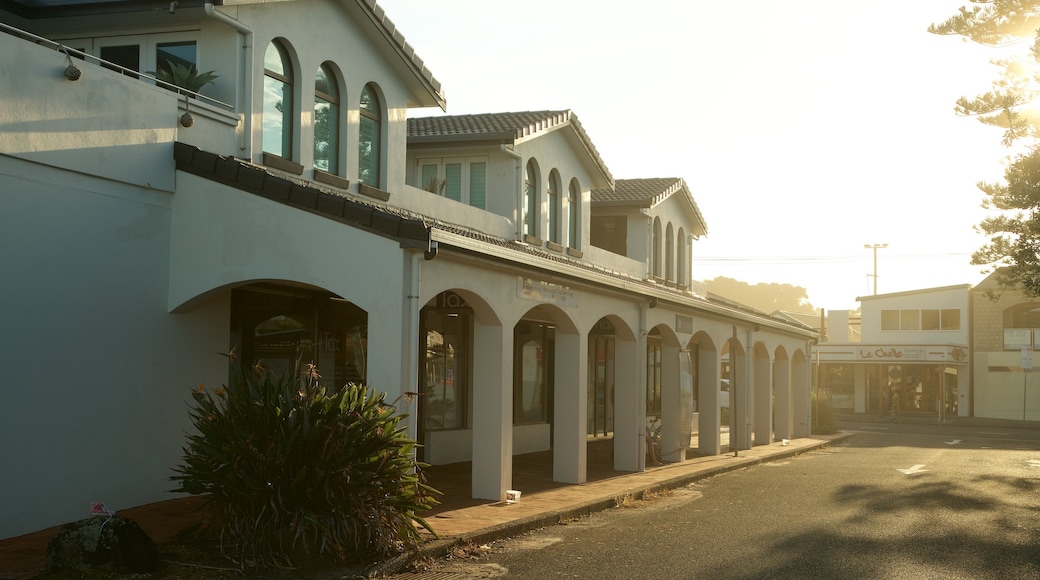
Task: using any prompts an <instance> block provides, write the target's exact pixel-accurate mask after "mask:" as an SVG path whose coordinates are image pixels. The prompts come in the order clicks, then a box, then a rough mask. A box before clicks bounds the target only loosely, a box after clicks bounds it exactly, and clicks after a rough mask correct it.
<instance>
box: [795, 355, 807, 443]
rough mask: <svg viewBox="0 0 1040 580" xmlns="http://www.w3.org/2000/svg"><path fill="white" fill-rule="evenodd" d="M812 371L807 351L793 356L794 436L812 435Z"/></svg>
mask: <svg viewBox="0 0 1040 580" xmlns="http://www.w3.org/2000/svg"><path fill="white" fill-rule="evenodd" d="M811 373H812V371H811V369H810V364H809V358H808V357H807V356H806V354H805V351H803V350H801V349H798V350H796V351H795V352H794V354H793V355H792V356H791V409H792V415H793V416H792V423H793V429H794V433H793V435H794V437H809V436H810V435H812V394H811V393H810V388H811V386H812V378H811V377H812V375H811Z"/></svg>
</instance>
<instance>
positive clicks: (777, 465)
mask: <svg viewBox="0 0 1040 580" xmlns="http://www.w3.org/2000/svg"><path fill="white" fill-rule="evenodd" d="M788 463H791V462H790V461H768V462H766V463H765V464H764V465H772V466H774V467H779V466H781V465H787V464H788ZM1037 467H1040V465H1037Z"/></svg>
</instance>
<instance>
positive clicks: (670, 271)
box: [664, 222, 675, 282]
mask: <svg viewBox="0 0 1040 580" xmlns="http://www.w3.org/2000/svg"><path fill="white" fill-rule="evenodd" d="M672 233H673V232H672V222H668V227H667V228H666V229H665V231H664V279H665V280H668V281H669V282H673V281H675V238H674V237H673V235H672Z"/></svg>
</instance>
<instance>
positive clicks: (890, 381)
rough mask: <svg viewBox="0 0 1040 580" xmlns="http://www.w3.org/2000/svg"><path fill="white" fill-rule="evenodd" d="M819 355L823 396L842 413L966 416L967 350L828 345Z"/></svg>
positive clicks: (957, 347)
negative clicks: (963, 407) (963, 399)
mask: <svg viewBox="0 0 1040 580" xmlns="http://www.w3.org/2000/svg"><path fill="white" fill-rule="evenodd" d="M817 351H818V352H817V354H818V357H817V360H818V362H819V364H818V368H817V377H818V381H817V385H818V389H819V391H818V393H819V396H820V397H821V398H823V399H825V400H828V401H829V402H830V403H831V405H832V406H833V407H834V409H835V410H837V411H842V412H849V413H864V414H869V415H874V416H878V417H885V416H900V415H922V416H934V417H935V418H936V419H937V420H942V419H943V418H945V417H947V416H955V415H959V414H961V412H962V410H961V409H960V408H959V405H958V401H959V400H960V398H961V397H960V396H959V395H960V394H963V393H966V391H967V381H968V379H969V376H968V369H967V362H968V357H967V348H966V347H964V346H959V345H891V344H833V343H824V344H820V345H818V346H817Z"/></svg>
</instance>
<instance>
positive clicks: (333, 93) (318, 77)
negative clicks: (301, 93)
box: [314, 61, 343, 175]
mask: <svg viewBox="0 0 1040 580" xmlns="http://www.w3.org/2000/svg"><path fill="white" fill-rule="evenodd" d="M342 82H343V81H342V79H341V77H340V75H339V74H338V73H337V69H336V65H335V64H334V63H332V62H330V61H325V62H323V63H321V65H320V66H318V71H317V72H316V73H315V75H314V168H315V169H319V170H321V171H324V172H326V173H332V174H334V175H339V174H340V135H341V134H342V133H341V131H340V129H341V118H342V115H341V114H340V111H341V108H340V95H341V94H342V93H343V90H342V86H343V85H342Z"/></svg>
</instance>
